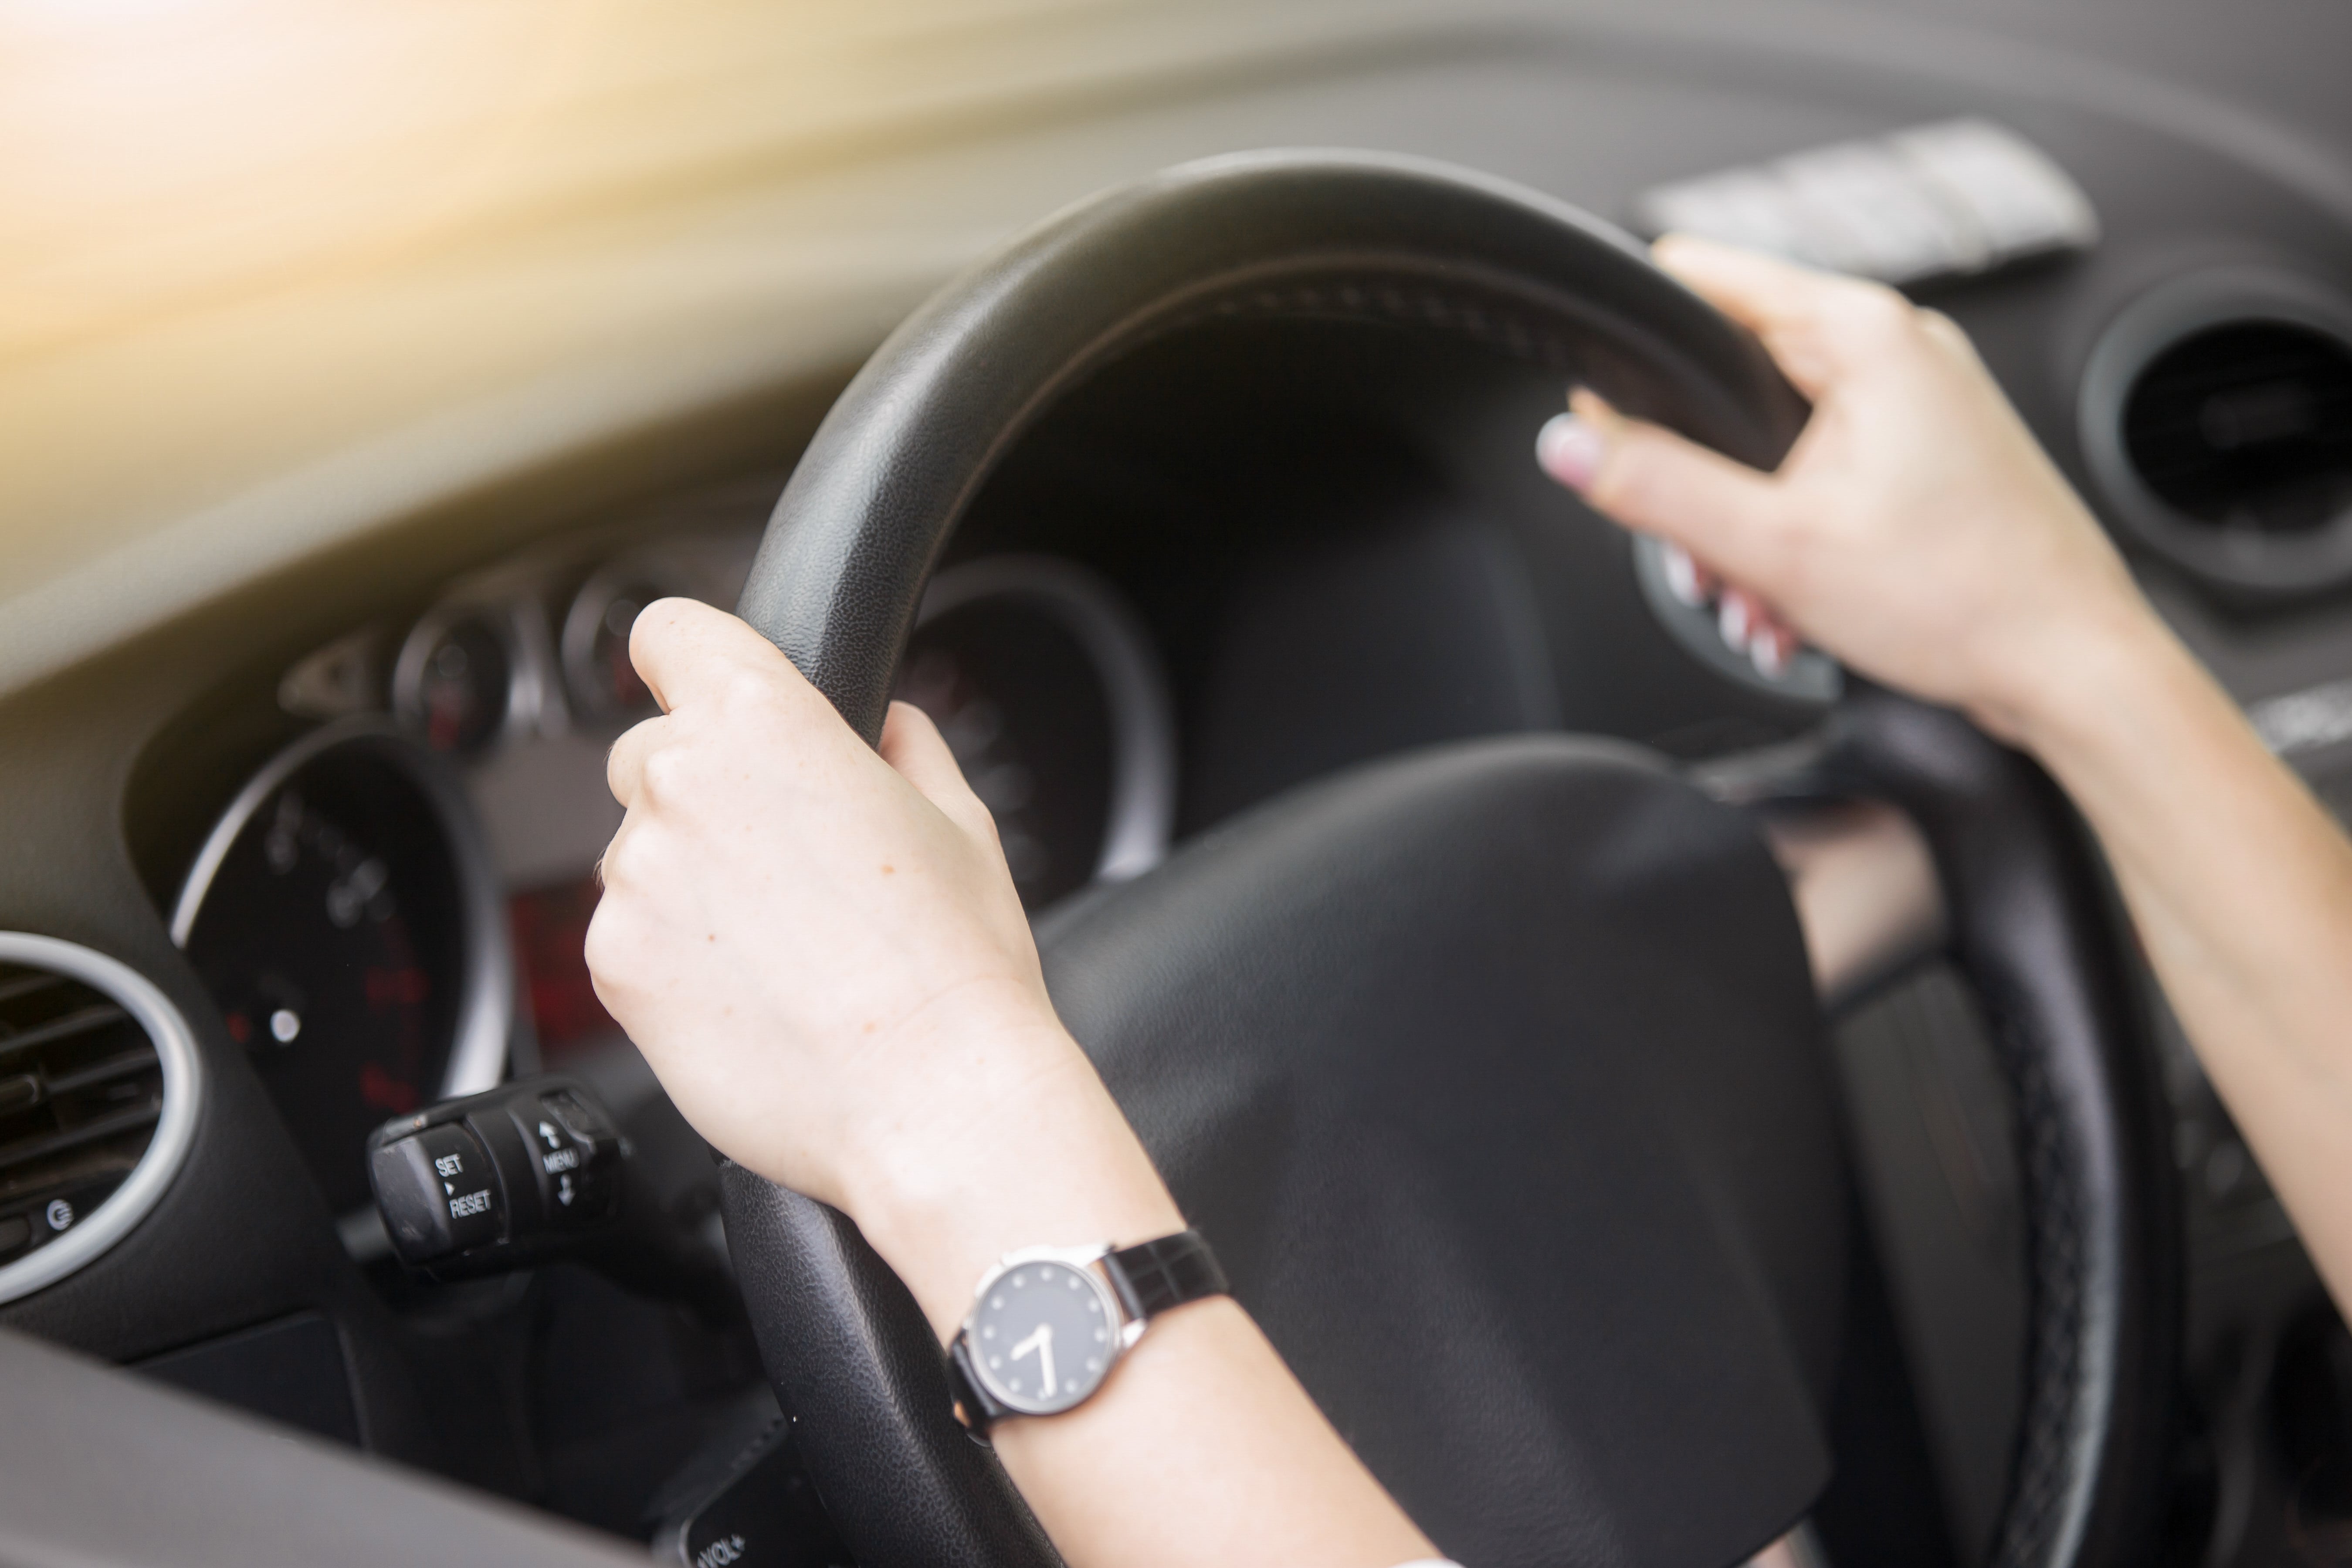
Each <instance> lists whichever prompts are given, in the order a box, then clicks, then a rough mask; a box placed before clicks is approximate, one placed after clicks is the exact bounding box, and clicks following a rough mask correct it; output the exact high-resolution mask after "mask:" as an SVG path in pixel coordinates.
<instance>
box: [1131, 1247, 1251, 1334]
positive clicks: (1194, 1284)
mask: <svg viewBox="0 0 2352 1568" xmlns="http://www.w3.org/2000/svg"><path fill="white" fill-rule="evenodd" d="M1103 1272H1104V1273H1105V1274H1108V1276H1110V1288H1111V1289H1113V1290H1115V1291H1117V1292H1118V1304H1119V1306H1120V1308H1121V1309H1122V1310H1125V1311H1126V1313H1127V1315H1128V1316H1129V1317H1130V1318H1144V1319H1149V1318H1150V1317H1151V1316H1152V1315H1153V1314H1154V1313H1156V1312H1164V1311H1166V1310H1168V1309H1169V1308H1171V1307H1181V1306H1182V1305H1183V1304H1184V1303H1185V1302H1187V1301H1198V1300H1202V1298H1204V1297H1208V1296H1223V1295H1224V1294H1226V1293H1227V1292H1228V1291H1230V1290H1231V1289H1233V1283H1232V1281H1230V1280H1228V1279H1226V1278H1225V1270H1224V1266H1223V1264H1221V1263H1219V1262H1218V1261H1217V1250H1216V1248H1215V1247H1211V1246H1210V1245H1209V1241H1208V1238H1207V1237H1204V1236H1202V1234H1201V1233H1200V1232H1199V1231H1198V1230H1180V1231H1178V1232H1177V1233H1176V1234H1175V1235H1173V1236H1162V1237H1155V1238H1154V1239H1152V1240H1150V1241H1139V1242H1137V1243H1136V1244H1135V1245H1134V1246H1133V1247H1120V1248H1119V1249H1118V1251H1116V1252H1114V1253H1112V1254H1111V1255H1110V1256H1109V1257H1108V1258H1104V1259H1103Z"/></svg>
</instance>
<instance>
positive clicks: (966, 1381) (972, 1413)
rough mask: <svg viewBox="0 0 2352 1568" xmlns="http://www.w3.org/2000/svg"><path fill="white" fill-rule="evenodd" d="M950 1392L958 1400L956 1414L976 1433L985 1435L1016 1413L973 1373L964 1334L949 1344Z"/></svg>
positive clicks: (969, 1343)
mask: <svg viewBox="0 0 2352 1568" xmlns="http://www.w3.org/2000/svg"><path fill="white" fill-rule="evenodd" d="M948 1393H949V1394H950V1396H952V1397H953V1399H954V1400H955V1406H956V1414H957V1415H959V1416H961V1418H962V1420H963V1424H964V1426H966V1427H967V1428H968V1429H970V1430H971V1432H973V1433H974V1434H981V1433H985V1432H986V1431H987V1430H988V1429H989V1428H990V1427H991V1426H994V1425H995V1424H996V1423H997V1422H999V1421H1001V1420H1003V1418H1004V1417H1005V1416H1007V1415H1012V1414H1013V1412H1012V1411H1011V1410H1010V1409H1008V1408H1006V1407H1005V1406H1004V1405H1000V1404H998V1403H997V1402H996V1400H995V1399H994V1398H993V1397H992V1396H991V1395H990V1394H989V1392H988V1385H987V1384H983V1383H982V1382H981V1381H980V1376H979V1374H978V1373H974V1372H973V1371H972V1369H971V1342H970V1341H969V1340H968V1339H967V1338H966V1337H965V1336H964V1335H962V1334H958V1335H956V1337H955V1338H954V1339H953V1340H951V1341H950V1342H949V1344H948Z"/></svg>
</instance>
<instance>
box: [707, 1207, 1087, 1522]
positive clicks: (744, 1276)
mask: <svg viewBox="0 0 2352 1568" xmlns="http://www.w3.org/2000/svg"><path fill="white" fill-rule="evenodd" d="M719 1185H720V1191H721V1192H722V1193H723V1194H724V1195H725V1199H726V1214H727V1243H728V1246H729V1247H730V1248H732V1249H733V1251H734V1254H735V1258H736V1272H737V1275H738V1277H739V1279H740V1281H741V1283H742V1287H743V1299H744V1300H745V1301H747V1302H748V1303H750V1305H751V1322H752V1326H753V1328H754V1329H755V1330H756V1331H758V1333H759V1338H760V1355H761V1360H762V1361H764V1362H765V1363H767V1367H768V1374H769V1376H770V1377H771V1378H772V1380H773V1381H774V1383H775V1385H776V1397H777V1399H778V1400H779V1401H780V1402H781V1403H782V1405H783V1407H784V1410H785V1412H786V1413H787V1414H789V1415H792V1416H793V1418H794V1419H795V1420H796V1421H797V1422H798V1423H799V1424H800V1425H799V1427H798V1430H797V1432H796V1436H797V1437H798V1438H799V1440H800V1441H801V1442H802V1443H803V1445H804V1447H805V1451H806V1458H807V1460H808V1467H809V1474H810V1476H811V1478H812V1479H814V1481H815V1482H816V1489H817V1492H818V1494H819V1495H820V1496H821V1497H823V1498H824V1504H825V1508H826V1510H827V1511H828V1512H830V1513H831V1514H832V1515H833V1518H834V1521H835V1524H836V1525H838V1526H839V1527H840V1529H841V1531H842V1534H843V1535H844V1537H845V1538H846V1540H847V1541H848V1542H849V1544H850V1547H851V1549H852V1550H853V1551H855V1552H856V1554H857V1560H858V1561H859V1562H860V1563H864V1564H866V1568H891V1565H895V1564H900V1563H904V1564H908V1568H915V1565H918V1564H920V1565H926V1568H1005V1565H1008V1564H1013V1563H1024V1564H1030V1563H1037V1564H1042V1563H1057V1562H1059V1561H1060V1559H1059V1558H1057V1557H1056V1556H1055V1553H1054V1549H1053V1547H1052V1546H1051V1545H1050V1544H1048V1543H1047V1542H1046V1540H1045V1532H1044V1531H1041V1530H1039V1529H1038V1528H1037V1523H1036V1521H1035V1520H1034V1519H1032V1518H1031V1517H1030V1515H1029V1510H1028V1509H1027V1508H1025V1507H1024V1506H1023V1504H1022V1501H1021V1498H1020V1494H1019V1493H1018V1492H1016V1491H1014V1490H1013V1486H1012V1483H1011V1482H1010V1481H1008V1480H1007V1479H1005V1475H1004V1470H1003V1467H1002V1466H1000V1465H998V1464H997V1462H996V1457H995V1455H994V1454H993V1453H992V1452H991V1451H990V1450H989V1448H988V1447H986V1445H984V1444H982V1443H980V1442H978V1441H976V1440H974V1439H973V1438H972V1437H971V1436H970V1435H969V1434H968V1433H966V1432H965V1431H964V1429H963V1427H962V1426H960V1425H958V1424H957V1422H956V1420H955V1418H954V1417H953V1415H950V1411H949V1396H948V1381H947V1371H946V1363H945V1362H944V1360H943V1359H942V1357H941V1355H940V1345H939V1342H938V1341H937V1340H936V1339H934V1338H932V1337H931V1328H930V1324H929V1323H928V1322H927V1321H924V1318H923V1314H922V1310H921V1309H920V1308H919V1307H917V1306H916V1305H915V1300H914V1298H913V1297H912V1296H909V1295H908V1293H907V1288H906V1287H905V1286H904V1285H902V1284H900V1283H899V1282H898V1276H897V1275H895V1274H893V1273H891V1272H890V1270H889V1268H888V1267H887V1265H885V1264H884V1263H883V1261H882V1260H881V1259H880V1258H877V1257H876V1256H875V1255H874V1249H873V1248H872V1247H868V1246H866V1238H865V1237H862V1236H860V1235H858V1234H857V1227H856V1226H854V1225H852V1224H850V1223H849V1221H848V1220H847V1219H845V1218H844V1217H843V1216H842V1215H840V1214H839V1213H837V1212H836V1211H835V1210H833V1209H829V1208H827V1207H825V1206H824V1205H823V1204H820V1203H816V1202H814V1201H813V1200H811V1199H808V1198H804V1197H802V1196H801V1195H800V1194H797V1193H792V1192H787V1191H786V1190H784V1189H783V1188H782V1187H779V1186H776V1185H774V1184H772V1183H769V1182H767V1181H764V1180H762V1179H761V1177H758V1176H755V1175H753V1174H751V1173H750V1172H748V1171H746V1170H744V1169H742V1168H741V1167H740V1166H739V1165H732V1164H730V1165H728V1166H726V1167H725V1168H724V1169H723V1170H722V1172H721V1173H720V1183H719Z"/></svg>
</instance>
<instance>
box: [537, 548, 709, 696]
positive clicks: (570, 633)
mask: <svg viewBox="0 0 2352 1568" xmlns="http://www.w3.org/2000/svg"><path fill="white" fill-rule="evenodd" d="M685 592H686V589H685V588H684V586H683V585H682V584H679V583H678V582H677V581H676V580H675V578H674V576H673V574H669V573H667V572H664V571H660V570H658V569H656V568H654V567H651V566H649V565H647V564H646V563H643V562H629V561H621V562H616V563H614V564H612V565H610V566H607V567H606V568H604V570H603V571H601V572H599V573H597V574H595V575H594V576H593V577H591V578H589V579H588V581H587V582H586V583H585V584H582V586H581V589H580V592H579V593H578V594H576V595H573V596H572V608H571V609H570V610H568V611H566V612H565V614H564V616H563V683H564V686H565V688H566V689H568V690H569V691H570V692H571V694H572V703H573V704H574V706H576V707H577V708H578V709H579V710H580V711H581V713H583V715H585V716H587V717H589V718H592V719H618V718H624V717H628V716H631V715H635V714H641V713H648V712H651V711H652V710H653V708H654V696H653V693H652V692H651V691H649V690H647V689H646V683H645V682H644V681H643V680H641V679H638V677H637V671H636V667H635V665H633V664H631V663H630V662H629V630H630V628H631V627H633V626H635V625H636V624H637V613H638V612H639V611H640V610H643V609H644V608H645V607H646V605H650V604H652V603H653V602H654V601H655V600H656V599H667V598H670V597H672V596H674V595H680V594H683V593H685Z"/></svg>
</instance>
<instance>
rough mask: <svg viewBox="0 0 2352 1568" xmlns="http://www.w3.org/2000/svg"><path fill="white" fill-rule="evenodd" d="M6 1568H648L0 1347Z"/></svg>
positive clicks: (617, 1553) (316, 1443)
mask: <svg viewBox="0 0 2352 1568" xmlns="http://www.w3.org/2000/svg"><path fill="white" fill-rule="evenodd" d="M0 1388H5V1389H6V1390H7V1394H6V1402H5V1407H0V1408H5V1415H0V1562H5V1563H9V1564H10V1568H89V1565H91V1564H96V1563H106V1564H116V1565H120V1568H149V1565H151V1564H152V1568H213V1565H215V1564H218V1565H219V1568H268V1565H270V1564H277V1563H284V1564H287V1565H288V1568H294V1565H296V1564H300V1565H302V1568H312V1565H315V1564H318V1563H334V1564H336V1565H337V1568H418V1565H419V1564H427V1563H499V1564H500V1565H501V1568H596V1565H598V1564H603V1565H604V1568H619V1565H622V1564H628V1565H632V1568H642V1564H643V1563H644V1562H645V1558H644V1556H643V1555H642V1553H641V1552H635V1551H632V1550H630V1549H629V1548H628V1547H626V1546H625V1544H624V1543H622V1542H608V1541H606V1540H604V1539H603V1538H601V1537H598V1536H594V1535H592V1534H590V1533H589V1532H587V1531H583V1530H580V1529H578V1528H576V1527H574V1526H569V1525H562V1524H558V1523H556V1522H554V1521H550V1520H547V1519H544V1518H541V1517H540V1516H537V1515H533V1514H530V1513H526V1512H525V1511H523V1510H521V1509H520V1508H516V1507H512V1506H509V1505H507V1504H502V1503H498V1502H494V1501H491V1500H488V1499H485V1498H478V1497H473V1496H469V1495H468V1494H467V1493H465V1492H464V1491H461V1490H459V1489H457V1488H456V1487H453V1486H450V1485H449V1484H447V1483H446V1482H443V1481H436V1480H431V1479H426V1478H425V1477H423V1476H419V1475H416V1474H415V1473H413V1472H410V1471H406V1470H402V1469H398V1468H394V1467H393V1466H391V1465H387V1464H383V1463H382V1462H380V1461H373V1460H367V1459H362V1458H355V1457H353V1456H352V1455H351V1454H349V1453H347V1452H344V1451H342V1450H340V1449H337V1448H335V1447H331V1446H329V1445H327V1444H325V1443H323V1442H321V1441H320V1440H318V1439H316V1438H313V1437H310V1436H308V1435H305V1434H301V1433H297V1432H295V1431H293V1430H292V1429H290V1428H287V1427H276V1426H268V1425H266V1424H264V1423H262V1422H258V1421H255V1420H251V1419H249V1418H247V1417H245V1416H242V1415H235V1414H232V1413H230V1412H228V1411H226V1410H225V1409H222V1408H221V1407H220V1406H217V1405H210V1404H207V1403H206V1402H205V1401H203V1400H200V1399H194V1398H191V1397H189V1396H188V1395H186V1394H177V1393H173V1392H172V1391H170V1390H167V1389H164V1388H163V1387H161V1386H159V1385H158V1384H152V1383H149V1382H148V1381H146V1380H145V1379H143V1378H140V1377H136V1376H133V1375H132V1374H131V1373H124V1372H118V1371H115V1370H113V1369H111V1368H109V1367H104V1366H100V1365H99V1364H98V1363H94V1362H88V1361H84V1360H82V1359H81V1358H79V1357H78V1356H72V1355H68V1354H67V1353H65V1352H62V1351H58V1350H55V1349H52V1348H50V1347H49V1346H47V1345H45V1344H42V1343H41V1342H38V1341H37V1340H31V1339H26V1338H25V1337H24V1336H23V1335H20V1334H13V1333H8V1332H5V1331H0Z"/></svg>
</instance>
